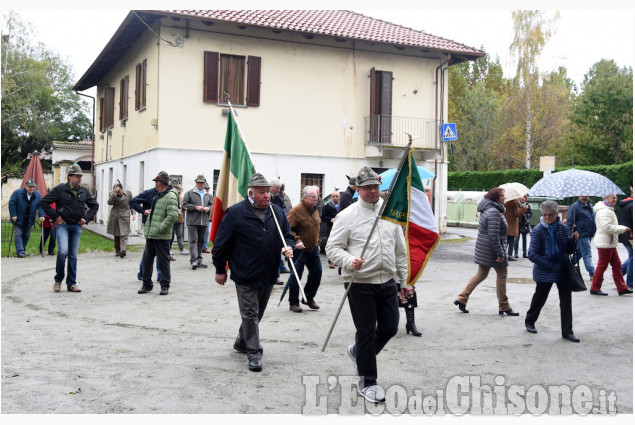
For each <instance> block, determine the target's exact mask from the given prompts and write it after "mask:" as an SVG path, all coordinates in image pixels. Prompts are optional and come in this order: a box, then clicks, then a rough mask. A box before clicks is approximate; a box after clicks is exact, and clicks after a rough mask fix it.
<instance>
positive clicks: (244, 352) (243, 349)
mask: <svg viewBox="0 0 635 425" xmlns="http://www.w3.org/2000/svg"><path fill="white" fill-rule="evenodd" d="M234 350H236V351H238V352H239V353H243V354H247V349H246V348H245V347H241V346H240V345H238V344H234Z"/></svg>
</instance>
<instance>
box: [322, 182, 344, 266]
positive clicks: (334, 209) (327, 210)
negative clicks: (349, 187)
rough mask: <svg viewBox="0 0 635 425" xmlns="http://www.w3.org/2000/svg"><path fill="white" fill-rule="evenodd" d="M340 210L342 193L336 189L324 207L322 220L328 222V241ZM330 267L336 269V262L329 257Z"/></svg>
mask: <svg viewBox="0 0 635 425" xmlns="http://www.w3.org/2000/svg"><path fill="white" fill-rule="evenodd" d="M339 210H340V193H339V192H338V191H337V190H334V191H333V192H332V193H331V200H330V201H329V202H327V203H326V205H324V209H322V217H321V218H322V221H323V222H325V223H326V240H327V241H328V238H329V236H330V235H331V229H332V228H333V222H334V221H335V216H336V215H337V213H338V212H339ZM328 262H329V268H331V269H334V268H335V264H333V262H332V261H331V260H330V259H329V260H328Z"/></svg>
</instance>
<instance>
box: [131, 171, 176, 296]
mask: <svg viewBox="0 0 635 425" xmlns="http://www.w3.org/2000/svg"><path fill="white" fill-rule="evenodd" d="M152 180H153V181H154V182H155V187H156V189H157V192H158V194H157V196H156V197H155V198H154V200H153V201H152V208H151V210H150V215H148V220H147V221H146V224H145V228H144V235H145V237H146V249H145V252H144V254H143V286H142V287H141V289H139V291H138V292H139V294H145V293H146V292H150V291H152V287H153V284H152V262H153V261H154V257H157V261H158V267H157V268H158V269H160V270H161V279H160V280H159V284H160V285H161V292H160V295H167V294H168V290H169V289H170V241H171V240H172V227H173V226H174V223H175V222H176V219H177V217H178V206H179V200H178V199H179V198H178V194H177V192H176V190H175V189H174V188H172V185H171V184H170V176H169V174H168V173H166V172H165V171H161V172H159V174H157V176H156V177H155V178H154V179H152Z"/></svg>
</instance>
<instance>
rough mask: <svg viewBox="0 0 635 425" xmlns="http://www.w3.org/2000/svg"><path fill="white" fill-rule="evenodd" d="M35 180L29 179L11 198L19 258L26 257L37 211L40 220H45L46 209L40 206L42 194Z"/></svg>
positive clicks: (10, 207) (10, 208) (10, 204)
mask: <svg viewBox="0 0 635 425" xmlns="http://www.w3.org/2000/svg"><path fill="white" fill-rule="evenodd" d="M35 186H36V184H35V181H34V180H33V179H27V181H26V182H25V183H24V187H23V188H20V189H17V190H16V191H14V192H13V193H12V194H11V198H9V215H10V216H11V221H12V222H13V231H14V235H15V250H16V255H17V256H18V258H23V257H26V255H27V254H26V252H25V250H26V245H27V244H28V243H29V238H30V237H31V229H32V228H33V224H34V223H35V213H37V212H39V213H40V222H43V221H44V215H45V214H44V211H43V210H42V208H40V200H41V199H42V195H40V193H39V192H38V191H36V190H35Z"/></svg>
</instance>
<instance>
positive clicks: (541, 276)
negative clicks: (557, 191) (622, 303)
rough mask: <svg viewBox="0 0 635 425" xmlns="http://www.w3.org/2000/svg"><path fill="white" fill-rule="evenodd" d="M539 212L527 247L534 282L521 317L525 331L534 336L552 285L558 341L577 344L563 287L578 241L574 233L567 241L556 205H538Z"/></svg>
mask: <svg viewBox="0 0 635 425" xmlns="http://www.w3.org/2000/svg"><path fill="white" fill-rule="evenodd" d="M540 211H541V212H542V217H541V218H540V224H538V225H537V226H536V227H534V230H533V231H532V232H531V242H530V243H529V260H530V261H531V262H532V263H534V271H533V278H534V280H535V281H536V292H535V293H534V296H533V297H532V299H531V305H530V306H529V311H528V312H527V316H526V317H525V327H526V328H527V332H531V333H533V334H535V333H537V332H538V331H537V330H536V326H535V323H536V321H537V320H538V316H539V315H540V310H542V307H543V306H544V305H545V302H546V301H547V297H548V296H549V291H550V290H551V287H552V286H553V283H554V282H555V283H556V285H557V286H558V295H559V296H560V325H561V327H562V337H563V338H564V339H568V340H569V341H573V342H580V340H579V339H578V338H577V337H576V336H575V335H574V334H573V318H572V313H571V290H570V289H569V286H568V285H567V283H566V276H567V261H569V257H568V255H569V254H573V252H574V251H575V239H577V238H578V233H577V232H574V233H573V237H571V234H570V231H569V229H568V228H567V226H565V225H564V224H562V223H561V222H560V217H558V203H557V202H555V201H545V202H543V203H542V204H540Z"/></svg>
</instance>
